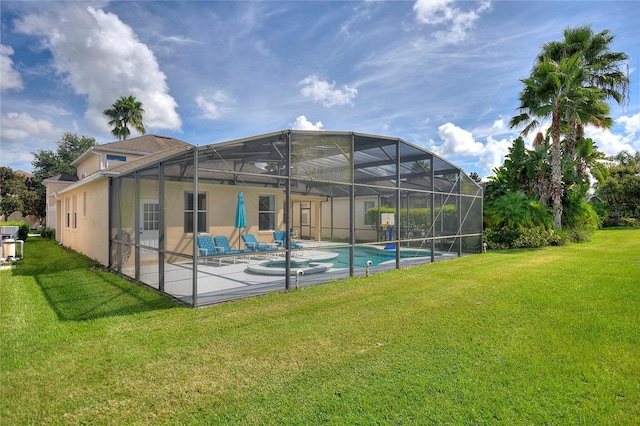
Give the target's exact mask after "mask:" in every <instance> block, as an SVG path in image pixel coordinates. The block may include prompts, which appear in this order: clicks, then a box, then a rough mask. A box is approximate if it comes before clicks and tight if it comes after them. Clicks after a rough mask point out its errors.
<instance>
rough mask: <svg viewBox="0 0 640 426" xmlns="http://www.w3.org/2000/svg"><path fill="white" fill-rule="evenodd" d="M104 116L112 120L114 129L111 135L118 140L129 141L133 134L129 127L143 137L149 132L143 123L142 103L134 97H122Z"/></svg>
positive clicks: (104, 112) (111, 124) (110, 123)
mask: <svg viewBox="0 0 640 426" xmlns="http://www.w3.org/2000/svg"><path fill="white" fill-rule="evenodd" d="M103 114H104V115H105V116H106V117H107V118H110V120H109V125H110V126H112V127H113V130H111V133H112V134H113V135H114V136H115V137H117V138H118V140H123V139H127V136H129V135H130V134H131V131H130V130H129V126H131V127H133V128H134V129H135V130H136V131H137V132H138V133H140V134H142V135H144V134H145V133H146V132H147V130H146V129H145V126H144V123H143V121H142V115H143V114H144V109H143V108H142V102H138V101H137V100H136V98H135V97H134V96H133V95H129V96H122V97H121V98H120V99H118V100H117V101H116V102H115V103H114V104H113V105H111V108H109V109H105V110H104V111H103Z"/></svg>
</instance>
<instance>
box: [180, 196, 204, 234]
mask: <svg viewBox="0 0 640 426" xmlns="http://www.w3.org/2000/svg"><path fill="white" fill-rule="evenodd" d="M194 210H195V211H197V213H198V232H207V194H206V193H204V192H198V205H197V207H196V206H194V202H193V192H189V191H187V192H185V193H184V232H185V233H191V232H193V212H194Z"/></svg>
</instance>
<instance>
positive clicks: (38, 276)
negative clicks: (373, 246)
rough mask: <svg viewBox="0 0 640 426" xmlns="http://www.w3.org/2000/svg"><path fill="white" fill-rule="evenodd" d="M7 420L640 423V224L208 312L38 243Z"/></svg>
mask: <svg viewBox="0 0 640 426" xmlns="http://www.w3.org/2000/svg"><path fill="white" fill-rule="evenodd" d="M0 279H1V281H2V282H1V309H2V310H1V313H0V330H1V333H2V334H1V338H2V341H1V345H2V346H1V352H0V366H1V372H0V379H1V383H0V384H1V390H2V394H1V397H2V405H1V408H0V410H1V411H0V423H1V424H153V425H157V424H273V425H280V424H319V423H325V424H392V425H396V424H508V425H514V424H518V425H521V424H588V425H595V424H629V425H635V424H640V229H617V230H603V231H598V232H597V233H596V234H595V236H594V238H593V241H592V242H590V243H585V244H576V245H569V246H566V247H549V248H544V249H537V250H514V251H497V252H489V253H486V254H482V255H475V256H470V257H465V258H460V259H455V260H449V261H443V262H438V263H435V264H432V265H425V266H420V267H414V268H411V269H405V270H399V271H390V272H385V273H380V274H376V275H374V276H373V277H370V278H357V279H351V280H345V281H338V282H334V283H331V284H327V285H319V286H314V287H310V288H306V289H304V290H299V291H292V292H289V293H275V294H270V295H267V296H263V297H257V298H252V299H247V300H242V301H237V302H233V303H226V304H222V305H218V306H214V307H209V308H203V309H189V308H185V307H181V306H178V305H176V304H175V303H174V302H173V301H172V300H170V299H168V298H164V297H161V296H159V295H157V294H156V293H154V292H152V291H149V290H146V289H144V288H142V287H139V286H137V285H135V284H132V283H129V282H127V281H125V280H123V279H120V278H118V277H116V276H115V275H113V274H110V273H108V272H104V271H102V270H100V269H95V268H92V267H91V265H90V263H89V262H87V260H86V259H85V258H83V257H82V256H79V255H76V254H72V253H68V252H66V251H65V250H63V249H61V248H59V247H58V246H57V245H56V244H55V243H53V242H50V241H44V240H40V239H39V238H35V237H34V238H30V239H29V241H28V242H27V243H26V244H25V260H23V261H22V262H21V263H19V265H18V267H17V269H16V270H14V271H8V272H2V273H0Z"/></svg>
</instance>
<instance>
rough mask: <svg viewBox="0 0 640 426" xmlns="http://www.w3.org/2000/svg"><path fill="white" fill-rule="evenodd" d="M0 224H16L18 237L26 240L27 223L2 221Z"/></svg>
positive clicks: (27, 232)
mask: <svg viewBox="0 0 640 426" xmlns="http://www.w3.org/2000/svg"><path fill="white" fill-rule="evenodd" d="M0 226H18V227H19V229H18V239H19V240H22V241H27V237H28V236H29V225H28V224H26V223H24V222H2V223H0Z"/></svg>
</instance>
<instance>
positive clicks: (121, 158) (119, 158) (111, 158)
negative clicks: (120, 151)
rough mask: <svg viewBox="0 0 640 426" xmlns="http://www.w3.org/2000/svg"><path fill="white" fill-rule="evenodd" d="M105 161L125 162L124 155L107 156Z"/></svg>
mask: <svg viewBox="0 0 640 426" xmlns="http://www.w3.org/2000/svg"><path fill="white" fill-rule="evenodd" d="M107 161H127V157H126V156H125V155H114V154H107Z"/></svg>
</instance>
